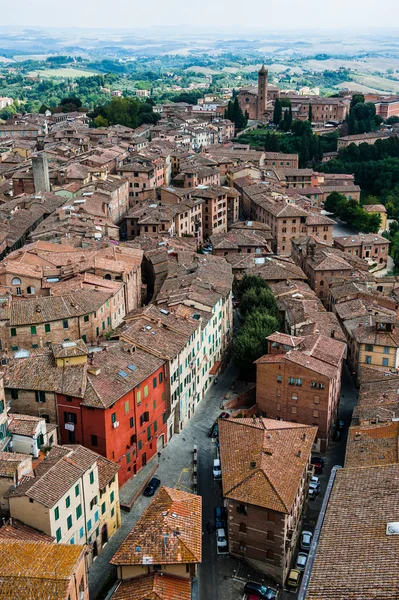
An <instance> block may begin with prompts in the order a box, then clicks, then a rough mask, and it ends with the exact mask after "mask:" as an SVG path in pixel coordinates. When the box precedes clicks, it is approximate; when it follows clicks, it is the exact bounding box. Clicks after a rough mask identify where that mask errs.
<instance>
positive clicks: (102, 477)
mask: <svg viewBox="0 0 399 600" xmlns="http://www.w3.org/2000/svg"><path fill="white" fill-rule="evenodd" d="M97 467H98V487H99V488H100V490H103V489H104V488H105V486H107V485H108V484H109V482H110V481H111V479H112V478H113V477H115V476H116V474H117V472H118V471H119V469H120V468H121V467H120V465H117V464H116V463H113V462H112V461H110V460H108V459H106V458H103V457H102V456H100V457H99V458H98V459H97Z"/></svg>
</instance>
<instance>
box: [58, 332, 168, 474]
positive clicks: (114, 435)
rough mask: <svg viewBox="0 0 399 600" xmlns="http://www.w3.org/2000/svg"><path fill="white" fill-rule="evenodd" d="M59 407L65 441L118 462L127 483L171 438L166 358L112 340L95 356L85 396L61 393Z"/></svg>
mask: <svg viewBox="0 0 399 600" xmlns="http://www.w3.org/2000/svg"><path fill="white" fill-rule="evenodd" d="M71 368H72V369H73V368H74V367H73V366H70V367H69V369H71ZM57 405H58V414H59V429H60V437H61V443H62V444H68V443H69V444H70V443H75V444H82V445H83V446H86V447H87V448H90V449H92V450H95V451H96V452H98V453H99V454H101V455H102V456H105V457H106V458H108V459H109V460H112V461H114V462H117V463H118V464H119V465H120V467H121V469H120V471H119V484H120V485H123V484H124V483H125V482H126V481H127V480H128V479H129V478H130V477H131V476H132V475H134V474H135V473H136V472H137V471H139V469H141V467H142V466H144V465H145V464H146V463H147V462H148V460H149V459H150V458H152V457H153V456H154V454H156V453H157V452H158V451H160V450H161V449H162V448H163V446H164V445H165V443H166V441H167V439H166V438H167V429H166V421H167V413H166V410H167V405H166V388H165V361H163V360H162V359H160V358H158V357H156V356H153V355H151V354H148V353H147V352H145V351H143V350H140V349H138V348H135V347H134V346H131V345H129V344H126V343H123V342H118V343H116V344H112V345H110V346H108V347H107V348H106V349H105V350H102V351H100V352H94V353H93V354H90V355H89V361H88V365H87V375H86V389H85V391H84V396H83V398H75V397H72V396H66V395H63V394H58V393H57Z"/></svg>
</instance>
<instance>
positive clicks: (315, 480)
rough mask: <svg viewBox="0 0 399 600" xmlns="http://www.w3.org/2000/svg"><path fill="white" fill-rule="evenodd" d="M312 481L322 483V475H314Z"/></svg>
mask: <svg viewBox="0 0 399 600" xmlns="http://www.w3.org/2000/svg"><path fill="white" fill-rule="evenodd" d="M310 483H318V484H320V477H317V475H313V477H312V479H311V480H310Z"/></svg>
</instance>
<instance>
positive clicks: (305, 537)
mask: <svg viewBox="0 0 399 600" xmlns="http://www.w3.org/2000/svg"><path fill="white" fill-rule="evenodd" d="M312 538H313V533H312V532H311V531H302V533H301V550H309V549H310V546H311V544H312Z"/></svg>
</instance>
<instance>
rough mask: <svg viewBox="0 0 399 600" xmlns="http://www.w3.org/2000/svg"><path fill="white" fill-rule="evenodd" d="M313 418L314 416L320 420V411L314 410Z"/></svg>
mask: <svg viewBox="0 0 399 600" xmlns="http://www.w3.org/2000/svg"><path fill="white" fill-rule="evenodd" d="M313 416H314V417H315V418H316V419H318V417H319V411H318V410H314V411H313Z"/></svg>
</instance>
